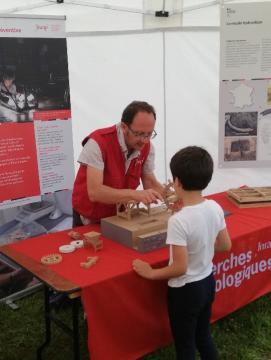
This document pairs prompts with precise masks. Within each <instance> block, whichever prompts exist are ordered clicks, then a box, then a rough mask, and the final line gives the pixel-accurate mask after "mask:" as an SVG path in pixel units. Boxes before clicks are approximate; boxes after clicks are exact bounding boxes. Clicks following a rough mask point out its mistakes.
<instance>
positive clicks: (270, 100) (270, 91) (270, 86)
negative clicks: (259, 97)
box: [267, 83, 271, 105]
mask: <svg viewBox="0 0 271 360" xmlns="http://www.w3.org/2000/svg"><path fill="white" fill-rule="evenodd" d="M267 105H271V84H270V83H269V84H268V86H267Z"/></svg>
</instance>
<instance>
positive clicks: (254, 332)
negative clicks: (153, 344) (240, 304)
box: [0, 292, 271, 360]
mask: <svg viewBox="0 0 271 360" xmlns="http://www.w3.org/2000/svg"><path fill="white" fill-rule="evenodd" d="M16 303H17V304H18V305H19V309H17V310H11V309H10V308H8V307H7V306H6V305H4V304H0V359H1V360H20V359H24V360H36V348H37V346H38V345H40V343H41V342H42V341H43V318H42V314H43V294H42V292H37V293H35V294H33V295H31V296H28V297H26V298H24V299H21V300H19V301H17V302H16ZM57 314H58V316H60V317H61V318H62V319H63V320H65V321H68V320H69V319H70V318H71V316H70V309H69V307H64V308H61V309H60V310H59V311H58V312H57ZM80 318H81V320H80V334H81V353H82V360H87V359H88V351H87V346H86V332H87V331H86V327H85V323H84V320H83V313H82V311H81V314H80ZM212 331H213V335H214V339H215V342H216V345H217V347H218V350H219V353H220V359H221V360H229V359H230V360H271V295H270V294H268V295H266V296H264V297H262V298H260V299H258V300H257V301H255V302H253V303H251V304H249V305H247V306H246V307H244V308H243V309H240V310H239V311H237V312H235V313H234V314H231V315H229V316H227V317H226V318H224V319H221V320H219V321H218V322H216V323H215V324H213V325H212ZM72 359H73V354H72V343H71V339H70V337H69V336H68V335H65V334H63V333H62V332H61V330H59V329H58V328H57V327H56V326H53V332H52V342H51V345H50V347H49V348H48V349H47V350H46V351H45V353H44V360H72ZM173 359H174V351H173V347H172V346H169V347H166V348H163V349H160V350H158V351H156V352H155V353H152V354H150V355H147V356H145V357H144V360H173ZM105 360H111V359H110V356H109V357H108V359H105ZM142 360H143V359H142Z"/></svg>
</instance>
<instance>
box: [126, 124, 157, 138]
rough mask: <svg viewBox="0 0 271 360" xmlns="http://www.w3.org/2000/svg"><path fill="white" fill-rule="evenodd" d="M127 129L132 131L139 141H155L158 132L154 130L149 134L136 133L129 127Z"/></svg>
mask: <svg viewBox="0 0 271 360" xmlns="http://www.w3.org/2000/svg"><path fill="white" fill-rule="evenodd" d="M127 127H128V129H129V130H130V131H131V133H132V134H133V135H134V136H135V137H137V138H139V139H154V138H155V136H156V135H157V132H156V131H155V130H153V131H152V132H149V133H145V132H141V131H135V130H133V129H131V128H130V126H129V125H127Z"/></svg>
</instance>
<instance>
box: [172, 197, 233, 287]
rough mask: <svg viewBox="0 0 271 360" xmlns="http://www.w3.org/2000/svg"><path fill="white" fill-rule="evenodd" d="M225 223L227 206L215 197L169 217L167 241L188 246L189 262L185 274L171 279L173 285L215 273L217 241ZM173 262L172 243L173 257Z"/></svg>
mask: <svg viewBox="0 0 271 360" xmlns="http://www.w3.org/2000/svg"><path fill="white" fill-rule="evenodd" d="M225 227H226V224H225V219H224V213H223V210H222V208H221V207H220V205H218V204H217V203H216V202H215V201H214V200H207V199H206V200H204V201H203V202H201V203H199V204H197V205H191V206H185V207H183V208H182V209H181V210H180V211H178V212H177V213H176V214H174V215H172V217H171V218H170V219H169V221H168V230H167V240H166V243H167V244H169V245H179V246H186V247H187V252H188V265H187V271H186V273H185V274H184V275H181V276H178V277H175V278H171V279H169V281H168V285H169V286H171V287H180V286H184V285H185V284H187V283H190V282H194V281H198V280H201V279H204V278H205V277H207V276H208V275H210V274H211V272H212V267H213V262H212V260H213V257H214V243H215V240H216V237H217V235H218V233H219V232H220V231H221V230H223V229H224V228H225ZM171 263H172V246H170V258H169V264H171Z"/></svg>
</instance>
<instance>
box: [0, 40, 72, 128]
mask: <svg viewBox="0 0 271 360" xmlns="http://www.w3.org/2000/svg"><path fill="white" fill-rule="evenodd" d="M56 109H70V93H69V78H68V63H67V48H66V39H62V38H52V39H50V38H49V39H48V38H37V39H36V38H4V37H2V38H0V122H2V123H4V122H28V121H32V120H33V113H34V111H42V110H46V111H50V110H56Z"/></svg>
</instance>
